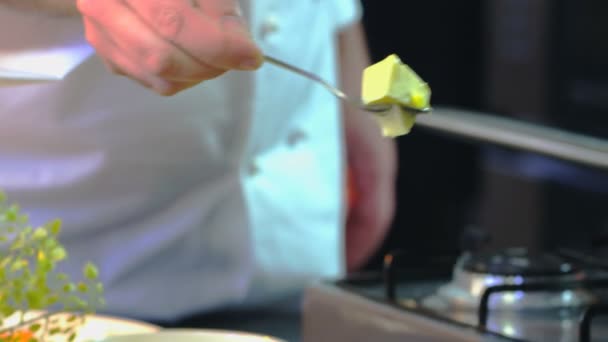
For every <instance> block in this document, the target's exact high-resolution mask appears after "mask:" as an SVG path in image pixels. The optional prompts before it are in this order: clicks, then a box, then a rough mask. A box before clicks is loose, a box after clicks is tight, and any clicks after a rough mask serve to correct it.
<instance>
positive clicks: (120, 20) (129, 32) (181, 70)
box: [87, 1, 224, 83]
mask: <svg viewBox="0 0 608 342" xmlns="http://www.w3.org/2000/svg"><path fill="white" fill-rule="evenodd" d="M99 3H101V2H96V4H93V5H88V6H89V7H88V8H87V9H88V12H87V13H91V15H90V16H89V17H87V20H88V21H91V22H94V23H95V27H96V29H95V30H94V31H93V32H95V33H96V34H97V35H100V34H101V33H104V36H105V40H111V41H112V43H113V44H114V45H116V46H118V47H119V49H120V50H121V51H123V53H125V54H127V55H128V56H129V59H131V60H137V61H138V64H137V67H138V68H141V69H142V70H141V73H149V74H151V75H152V76H156V77H161V78H165V79H166V80H168V81H178V82H187V83H191V82H197V81H201V80H207V79H211V78H215V77H217V76H219V75H221V74H222V73H224V70H220V69H217V68H214V67H211V66H209V65H205V64H202V63H199V62H198V61H196V60H194V59H193V58H191V57H190V56H188V55H187V54H185V53H184V52H183V51H180V49H178V48H177V47H175V46H174V45H171V44H170V43H169V42H167V41H165V40H164V39H162V37H159V36H158V35H157V34H156V33H154V32H153V31H151V30H150V28H149V27H148V26H147V25H146V24H145V23H143V22H142V21H141V20H140V18H138V17H137V15H136V14H135V13H133V12H132V11H131V10H130V9H128V8H127V7H125V6H124V5H122V4H121V3H118V2H116V1H108V2H107V3H105V4H104V5H102V6H100V5H99ZM110 15H111V19H108V18H109V16H110ZM97 44H98V45H103V44H105V43H104V41H103V40H102V41H101V42H98V43H97ZM95 47H96V48H98V46H95Z"/></svg>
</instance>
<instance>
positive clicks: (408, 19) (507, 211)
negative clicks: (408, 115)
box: [363, 0, 608, 268]
mask: <svg viewBox="0 0 608 342" xmlns="http://www.w3.org/2000/svg"><path fill="white" fill-rule="evenodd" d="M363 5H364V11H365V12H364V13H365V14H364V24H365V27H366V31H367V35H368V44H369V47H370V50H371V54H372V59H373V61H374V62H376V61H379V60H381V59H383V58H385V57H386V56H388V55H389V54H391V53H396V54H398V55H399V56H400V57H401V59H402V60H403V61H404V62H405V63H406V64H409V65H410V66H411V67H412V68H413V69H414V70H416V71H417V72H418V73H419V75H420V76H421V77H422V78H424V79H425V80H426V81H427V82H428V83H429V84H430V86H431V88H432V91H433V96H432V103H433V105H434V106H438V105H447V106H455V107H460V108H466V109H471V110H475V111H483V112H490V113H493V114H498V115H505V116H510V117H514V118H518V119H522V120H526V121H529V122H534V123H540V124H543V125H551V126H555V127H559V128H564V129H568V130H570V131H574V132H577V133H583V134H591V135H593V136H595V137H601V138H608V66H607V63H608V62H606V61H608V39H606V37H608V21H606V20H604V19H602V18H608V1H603V0H595V1H593V0H545V1H543V0H484V1H482V0H467V1H451V0H427V1H407V0H394V1H388V0H367V1H363ZM397 142H398V147H399V157H400V172H399V177H398V184H397V192H398V195H397V205H398V210H397V214H396V217H395V220H394V224H393V227H392V229H391V232H390V234H389V236H388V238H387V240H386V242H385V244H384V246H383V248H382V250H381V251H380V252H379V253H378V254H377V256H376V257H375V258H374V259H373V260H372V262H371V263H370V265H369V267H370V268H375V267H379V265H380V263H381V257H382V255H383V254H384V253H385V252H387V251H389V250H394V249H402V250H407V251H410V252H412V251H414V252H416V253H419V254H421V255H425V254H427V255H432V254H435V253H438V252H439V251H442V252H443V251H451V252H453V253H459V252H460V247H461V244H460V241H461V237H462V235H463V232H464V231H468V230H469V229H474V230H477V231H481V232H484V233H488V235H489V236H490V237H491V238H492V242H491V243H489V244H488V245H489V246H491V247H492V248H503V247H508V246H513V245H518V246H526V247H529V248H531V249H534V248H537V249H551V248H555V247H558V246H562V245H568V244H570V245H573V246H575V247H580V248H587V247H589V246H590V245H591V243H592V242H593V241H599V237H600V236H601V235H602V234H605V232H606V231H608V196H607V194H608V192H607V189H608V173H606V172H605V171H602V170H593V169H590V168H587V167H580V166H576V165H571V164H567V163H564V162H561V161H556V160H552V159H549V158H544V157H541V156H536V155H529V154H525V153H521V152H519V151H512V150H505V149H502V148H498V147H496V146H489V145H483V144H480V143H477V142H472V141H465V140H461V139H458V138H455V137H449V136H443V135H441V134H439V133H435V132H430V131H425V130H423V129H416V127H415V128H414V130H413V131H412V133H410V134H409V135H407V136H404V137H400V138H398V139H397ZM526 158H527V159H526ZM522 159H523V160H528V159H530V160H532V161H533V162H537V163H539V162H540V163H541V164H542V165H545V166H543V167H546V168H548V169H549V171H547V172H546V173H543V171H542V170H543V169H542V168H541V171H540V172H537V173H536V174H534V175H532V176H531V175H529V174H526V173H525V172H523V171H522V170H520V169H518V168H516V167H515V168H513V167H505V166H504V165H507V166H509V165H516V164H517V165H518V163H515V161H521V160H522ZM496 160H499V161H500V162H496ZM527 163H528V164H529V162H527ZM520 164H526V163H520ZM555 170H560V171H559V172H557V171H555ZM563 175H566V176H563ZM562 176H563V177H562ZM581 179H585V180H586V182H583V183H584V184H580V182H579V181H580V180H581Z"/></svg>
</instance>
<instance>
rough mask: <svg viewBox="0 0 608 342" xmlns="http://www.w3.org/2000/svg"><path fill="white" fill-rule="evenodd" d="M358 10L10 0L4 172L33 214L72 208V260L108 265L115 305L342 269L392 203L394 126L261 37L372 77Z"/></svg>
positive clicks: (332, 1) (309, 61)
mask: <svg viewBox="0 0 608 342" xmlns="http://www.w3.org/2000/svg"><path fill="white" fill-rule="evenodd" d="M239 5H240V6H239ZM360 16H361V9H360V5H359V4H358V3H357V2H356V1H355V0H323V1H321V0H297V1H282V0H255V1H241V4H239V3H238V2H236V1H234V0H158V1H149V0H120V1H119V0H104V1H99V0H79V1H74V0H0V27H1V29H0V71H1V72H2V73H0V75H4V76H3V77H4V80H3V81H0V84H1V86H0V189H3V190H4V191H5V192H6V193H7V195H8V197H9V198H10V199H11V200H12V201H15V202H18V203H20V205H21V206H22V208H23V211H24V212H26V213H28V214H29V215H30V219H31V221H32V222H33V223H35V224H41V223H43V222H46V221H48V220H51V219H54V218H60V219H61V220H63V224H64V228H63V233H62V237H61V239H62V241H63V243H64V244H65V246H66V248H67V250H68V253H69V259H68V260H67V261H66V262H65V263H64V268H65V269H66V270H67V271H68V272H70V273H74V274H78V272H79V270H80V267H81V266H82V264H83V262H84V261H86V260H91V261H93V262H94V263H96V264H97V265H98V266H99V268H100V271H101V280H102V281H103V283H104V285H105V288H106V300H107V306H106V307H105V308H104V311H105V312H107V313H111V314H115V315H121V316H129V317H135V318H140V319H150V320H161V321H171V320H178V319H181V318H183V317H186V316H188V315H192V314H196V313H200V312H212V311H216V310H222V309H226V308H231V309H235V308H238V309H240V308H256V307H260V306H263V305H266V304H267V303H270V302H274V301H275V300H279V299H281V298H284V297H287V296H290V295H292V294H294V293H298V292H299V291H300V290H301V289H302V288H304V287H305V286H306V285H307V284H309V283H310V282H312V281H315V280H317V279H320V278H335V277H341V276H343V275H344V274H345V273H346V272H348V271H352V270H355V269H357V268H359V267H361V266H362V265H364V263H365V262H366V260H367V258H368V257H369V256H370V255H371V254H372V253H373V252H374V251H375V249H376V248H377V247H378V245H379V243H380V242H381V241H382V239H383V237H384V235H385V233H386V230H387V227H388V225H389V223H390V220H391V218H392V214H393V206H394V205H393V191H394V190H393V183H394V178H395V168H396V161H395V154H394V145H393V142H392V141H391V140H389V139H385V138H382V137H381V135H380V130H379V129H378V127H377V126H376V125H375V123H374V121H373V120H372V119H370V118H369V117H368V116H367V114H364V113H361V112H359V111H358V110H356V109H355V108H350V107H342V106H341V105H340V103H339V102H338V101H336V99H335V98H333V97H332V95H331V94H330V93H328V92H327V91H326V90H325V89H323V88H322V87H320V86H319V85H317V84H315V83H313V82H310V81H308V80H306V79H304V78H301V77H299V76H297V75H294V74H292V73H289V72H286V71H285V70H282V69H279V68H277V67H275V66H273V65H270V64H266V63H264V61H263V57H262V55H263V54H267V55H270V56H273V57H276V58H278V59H281V60H284V61H287V62H289V63H292V64H295V65H298V66H300V67H302V68H303V69H306V70H309V71H312V72H315V73H317V74H319V75H320V76H321V77H323V78H324V79H326V80H328V81H329V82H331V83H333V84H339V85H341V86H342V87H343V88H344V89H345V90H346V91H347V92H348V93H350V94H352V95H356V94H358V92H359V87H360V76H361V70H362V69H363V68H364V67H365V66H367V65H368V64H369V60H368V57H367V54H366V47H365V43H364V38H363V34H362V29H361V25H360V23H359V19H360ZM83 51H84V53H83ZM86 51H92V52H93V53H91V54H89V55H87V54H86ZM83 56H84V57H83ZM28 58H29V59H28ZM23 60H26V62H23V63H21V62H22V61H23ZM27 60H29V61H30V62H29V64H28V63H27ZM31 61H35V63H31ZM65 61H69V62H71V63H72V65H71V66H70V68H69V70H67V71H66V72H65V74H62V75H59V76H58V77H56V79H53V80H46V81H41V80H38V79H36V77H30V76H32V75H33V74H35V73H34V72H33V71H32V70H33V69H32V68H34V69H36V70H35V71H36V73H41V72H43V71H47V72H51V73H52V72H53V70H56V69H54V68H59V66H65V65H66V63H64V62H65ZM68 64H69V63H68ZM28 68H29V69H28ZM42 69H44V70H42ZM41 70H42V71H41ZM347 170H348V172H347ZM347 174H350V175H351V177H352V179H351V182H350V183H349V184H351V186H350V188H351V190H354V192H353V193H354V194H356V196H354V197H353V198H354V199H355V200H354V201H353V202H352V203H351V205H350V206H348V205H347V203H346V201H345V198H346V196H345V193H346V191H345V189H346V186H345V185H346V183H347V180H346V175H347ZM351 194H352V193H351Z"/></svg>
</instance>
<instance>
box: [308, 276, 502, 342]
mask: <svg viewBox="0 0 608 342" xmlns="http://www.w3.org/2000/svg"><path fill="white" fill-rule="evenodd" d="M336 341H340V342H341V341H349V342H369V341H382V342H398V341H399V342H401V341H417V342H444V341H453V342H469V341H475V342H481V341H483V342H499V341H507V339H504V338H500V337H497V336H491V335H482V334H479V333H478V332H477V331H476V330H475V329H471V328H466V327H459V326H454V325H449V324H445V323H444V322H441V321H438V320H433V319H431V318H427V317H424V316H422V315H418V314H416V313H414V312H408V311H404V310H401V309H398V308H395V307H393V306H390V305H386V304H385V303H384V302H380V301H372V300H369V299H367V298H365V297H362V296H359V295H358V294H356V293H352V292H349V291H345V290H344V289H341V288H339V287H335V286H332V285H326V284H319V285H315V286H313V287H311V288H309V289H308V290H307V291H306V295H305V296H304V307H303V321H302V342H336Z"/></svg>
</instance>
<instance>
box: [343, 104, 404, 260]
mask: <svg viewBox="0 0 608 342" xmlns="http://www.w3.org/2000/svg"><path fill="white" fill-rule="evenodd" d="M347 111H348V109H347ZM344 126H345V139H346V148H347V154H346V155H347V166H348V171H349V179H350V180H349V190H350V191H351V193H350V196H349V197H350V200H349V210H348V215H347V219H346V262H347V268H348V271H354V270H356V269H358V268H360V267H362V266H364V265H365V263H366V261H368V259H369V258H370V257H371V256H372V255H373V254H374V252H375V251H376V250H377V249H378V247H379V246H380V244H381V243H382V242H383V240H384V238H385V236H386V234H387V232H388V229H389V227H390V224H391V222H392V219H393V214H394V211H395V180H396V169H397V161H396V159H397V157H396V146H395V142H394V140H392V139H388V138H385V137H383V136H382V135H381V133H380V128H379V126H378V124H377V123H376V122H375V121H374V119H373V118H372V117H371V116H370V114H368V113H361V112H358V111H350V112H346V113H345V114H344Z"/></svg>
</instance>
